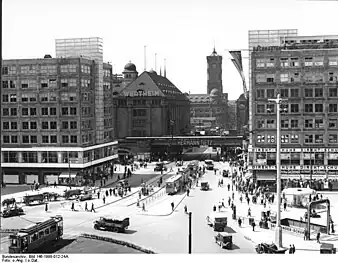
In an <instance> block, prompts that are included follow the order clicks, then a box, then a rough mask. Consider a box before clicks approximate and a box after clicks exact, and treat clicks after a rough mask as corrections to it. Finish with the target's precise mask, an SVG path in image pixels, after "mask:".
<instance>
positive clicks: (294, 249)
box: [292, 244, 296, 254]
mask: <svg viewBox="0 0 338 263" xmlns="http://www.w3.org/2000/svg"><path fill="white" fill-rule="evenodd" d="M295 252H296V247H295V245H294V244H293V245H292V254H295Z"/></svg>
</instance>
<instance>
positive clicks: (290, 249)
mask: <svg viewBox="0 0 338 263" xmlns="http://www.w3.org/2000/svg"><path fill="white" fill-rule="evenodd" d="M289 254H292V246H291V245H290V248H289Z"/></svg>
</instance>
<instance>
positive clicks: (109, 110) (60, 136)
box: [1, 39, 117, 184]
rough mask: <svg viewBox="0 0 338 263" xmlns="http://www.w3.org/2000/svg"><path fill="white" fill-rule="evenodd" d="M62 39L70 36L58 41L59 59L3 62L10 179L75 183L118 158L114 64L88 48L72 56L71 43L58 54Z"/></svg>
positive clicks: (4, 155) (6, 174)
mask: <svg viewBox="0 0 338 263" xmlns="http://www.w3.org/2000/svg"><path fill="white" fill-rule="evenodd" d="M82 40H84V39H82ZM74 41H76V40H72V41H70V42H71V43H74ZM60 43H68V41H64V42H58V41H57V55H58V56H59V57H58V58H51V56H45V58H44V59H20V60H4V61H3V68H2V98H1V115H2V123H1V129H2V134H1V144H2V148H1V166H2V170H3V174H2V175H3V177H2V180H3V181H4V182H6V183H27V184H29V183H33V182H34V181H36V182H39V183H40V184H43V183H45V182H47V181H48V182H54V181H57V180H59V182H61V183H62V182H64V183H66V182H67V183H68V181H69V180H71V183H75V182H78V181H79V180H82V179H83V175H84V174H86V172H87V171H88V172H90V173H91V174H96V173H98V172H100V171H102V170H104V169H105V168H107V166H110V164H111V161H112V160H114V159H115V158H117V154H116V153H117V151H116V149H115V148H116V144H117V142H115V141H114V138H115V136H114V128H113V123H114V119H113V117H114V114H113V103H112V97H113V96H112V88H111V87H112V66H111V65H109V64H106V63H103V62H102V63H101V62H98V60H97V59H93V57H87V56H88V55H90V54H88V53H85V52H83V53H81V52H80V53H79V54H83V55H81V56H79V54H74V55H76V57H70V56H71V55H73V54H72V53H71V48H67V49H65V50H66V51H67V52H69V53H68V54H66V53H65V54H63V53H62V52H61V53H60V49H58V47H60V46H59V44H60ZM78 43H79V44H78V45H80V46H82V47H83V45H81V40H79V41H78ZM76 46H77V45H73V46H72V47H73V48H76ZM86 55H87V56H86ZM98 64H100V65H98ZM101 84H102V85H101ZM100 85H101V86H100ZM98 119H99V121H98Z"/></svg>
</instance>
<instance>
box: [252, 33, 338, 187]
mask: <svg viewBox="0 0 338 263" xmlns="http://www.w3.org/2000/svg"><path fill="white" fill-rule="evenodd" d="M281 44H282V45H279V46H273V47H258V48H254V49H253V51H252V53H251V61H252V68H251V70H252V88H251V89H250V90H251V96H250V100H251V103H252V105H253V107H252V115H251V118H252V119H251V120H252V129H251V131H252V147H249V151H250V152H249V155H250V166H249V169H252V171H253V175H254V178H256V179H257V180H258V181H269V180H272V181H273V180H275V176H276V130H277V123H276V105H275V103H272V102H269V101H268V99H269V98H276V96H277V93H279V94H280V95H281V97H282V98H283V99H285V101H284V102H283V104H282V106H281V108H282V109H283V110H282V111H281V176H282V179H287V178H290V179H299V178H304V179H325V178H329V179H338V158H337V157H338V139H337V138H338V108H337V107H338V81H337V78H338V36H314V37H285V38H282V39H281Z"/></svg>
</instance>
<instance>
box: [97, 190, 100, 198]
mask: <svg viewBox="0 0 338 263" xmlns="http://www.w3.org/2000/svg"><path fill="white" fill-rule="evenodd" d="M97 199H100V191H98V192H97Z"/></svg>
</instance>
